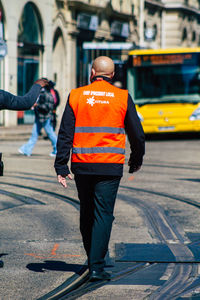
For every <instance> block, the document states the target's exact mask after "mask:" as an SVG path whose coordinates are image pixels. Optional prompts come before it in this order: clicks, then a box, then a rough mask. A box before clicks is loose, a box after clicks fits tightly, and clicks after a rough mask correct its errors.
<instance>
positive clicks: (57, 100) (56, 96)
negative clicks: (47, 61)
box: [49, 80, 60, 130]
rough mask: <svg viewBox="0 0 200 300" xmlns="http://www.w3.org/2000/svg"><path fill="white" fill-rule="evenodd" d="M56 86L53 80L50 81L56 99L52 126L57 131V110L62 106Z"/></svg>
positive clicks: (51, 90) (52, 93)
mask: <svg viewBox="0 0 200 300" xmlns="http://www.w3.org/2000/svg"><path fill="white" fill-rule="evenodd" d="M55 85H56V84H55V82H53V81H51V80H50V81H49V87H50V92H51V95H52V96H53V99H54V108H53V114H52V125H53V129H54V130H56V125H57V114H56V110H57V107H58V106H59V104H60V96H59V93H58V91H57V90H56V89H55Z"/></svg>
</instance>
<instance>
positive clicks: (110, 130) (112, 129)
mask: <svg viewBox="0 0 200 300" xmlns="http://www.w3.org/2000/svg"><path fill="white" fill-rule="evenodd" d="M77 132H79V133H80V132H82V133H83V132H87V133H91V132H92V133H97V132H108V133H118V134H119V133H120V134H125V130H124V128H115V127H76V128H75V133H77Z"/></svg>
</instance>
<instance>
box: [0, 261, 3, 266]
mask: <svg viewBox="0 0 200 300" xmlns="http://www.w3.org/2000/svg"><path fill="white" fill-rule="evenodd" d="M0 268H3V261H2V260H0Z"/></svg>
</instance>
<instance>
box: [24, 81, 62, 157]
mask: <svg viewBox="0 0 200 300" xmlns="http://www.w3.org/2000/svg"><path fill="white" fill-rule="evenodd" d="M53 109H54V99H53V96H52V95H51V93H50V87H49V85H47V86H46V87H45V88H43V89H42V90H41V92H40V96H39V99H38V101H37V103H36V104H35V105H34V112H35V122H34V124H33V128H32V135H31V137H30V139H29V141H28V142H27V143H26V144H24V145H22V146H21V147H20V148H19V149H18V151H19V152H20V153H21V154H23V155H26V156H31V154H32V151H33V148H34V146H35V144H36V142H37V140H38V137H39V134H40V131H41V129H42V128H44V130H45V132H46V134H47V136H48V138H49V139H50V141H51V143H52V147H53V150H52V152H51V153H50V156H56V142H57V136H56V134H55V132H54V129H53V126H52V123H51V120H52V114H53Z"/></svg>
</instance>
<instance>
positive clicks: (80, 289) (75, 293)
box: [0, 182, 200, 300]
mask: <svg viewBox="0 0 200 300" xmlns="http://www.w3.org/2000/svg"><path fill="white" fill-rule="evenodd" d="M0 184H4V185H7V186H13V187H17V188H21V189H29V190H33V191H36V192H39V193H45V194H48V195H51V196H53V197H56V198H57V199H59V200H62V201H65V202H67V203H69V204H72V205H74V206H75V207H76V208H77V209H78V206H79V201H78V200H77V199H74V198H71V197H68V196H64V195H61V194H59V193H55V192H52V191H47V190H43V189H41V188H35V187H31V186H24V185H22V184H14V183H5V182H0ZM120 188H121V189H123V190H127V189H128V190H129V191H135V192H137V193H138V192H141V193H148V194H150V195H151V194H154V195H155V194H156V195H158V196H161V197H165V198H166V197H167V198H170V199H173V200H177V201H181V202H184V203H187V204H189V205H192V206H195V207H197V208H200V203H198V202H197V201H194V200H190V199H187V198H184V197H177V196H174V195H170V194H169V193H161V192H154V191H150V190H146V189H139V188H131V187H127V186H120ZM1 193H2V194H3V193H4V194H7V195H8V196H9V194H8V193H9V192H5V191H2V190H0V194H1ZM11 196H12V197H15V196H16V197H17V198H18V200H19V197H18V196H19V195H17V194H16V195H15V194H14V193H12V195H11ZM26 198H27V197H26ZM118 198H119V199H121V200H123V201H126V202H127V201H128V203H129V204H130V203H132V205H136V206H138V207H139V209H140V210H142V211H143V213H144V214H145V216H146V218H147V219H148V222H149V225H150V226H151V228H152V230H153V231H154V233H155V235H156V236H157V238H158V240H159V241H160V242H162V243H166V244H167V245H168V246H169V248H170V250H171V251H172V253H173V254H174V256H175V257H179V256H181V255H182V254H183V253H182V252H181V253H180V252H179V251H180V249H177V248H174V243H177V242H179V243H181V244H182V245H184V247H182V248H181V251H184V253H185V256H191V257H192V253H191V251H190V249H189V248H188V247H187V246H186V245H185V243H186V242H187V241H186V240H185V237H183V236H182V235H181V233H179V231H178V230H177V228H176V227H175V226H172V225H171V222H170V221H169V217H168V216H166V215H165V213H164V211H163V210H162V209H161V208H160V207H158V206H157V205H155V204H154V203H153V202H149V201H148V202H147V201H144V200H141V199H137V198H133V197H132V196H127V194H123V193H121V192H120V193H119V195H118ZM20 199H22V200H23V197H22V196H21V198H20ZM32 200H36V199H34V198H33V199H32ZM36 201H37V200H36ZM22 202H23V201H22ZM24 204H27V203H26V202H25V203H24ZM31 204H34V203H31ZM41 204H43V203H41ZM158 263H160V262H156V261H155V262H154V263H152V264H149V263H148V262H146V263H145V262H138V263H134V262H133V266H132V267H129V268H128V269H126V268H125V269H124V270H121V271H120V272H118V273H115V274H114V275H113V276H112V277H111V282H112V281H117V280H119V279H120V278H123V277H126V276H128V275H130V274H133V273H136V272H139V271H141V270H142V269H143V268H147V267H148V268H151V267H152V266H153V265H155V264H158ZM169 263H173V266H174V268H173V272H172V273H171V276H170V277H169V279H168V280H167V281H166V282H165V283H164V284H163V285H162V286H161V287H159V288H158V289H157V290H156V291H155V292H153V293H152V294H151V295H150V296H149V297H147V298H148V299H150V300H151V299H152V300H154V299H156V300H161V299H170V300H171V299H176V297H178V296H180V295H182V294H185V293H186V291H189V290H191V291H192V289H195V288H196V286H197V285H199V280H198V278H196V277H197V275H198V266H197V264H195V263H192V262H191V263H190V262H187V263H177V262H169ZM73 276H74V275H73ZM73 276H72V277H71V278H69V279H68V280H67V281H66V282H65V283H63V284H62V285H61V286H60V287H58V288H57V289H55V290H53V291H50V292H49V293H48V294H46V295H44V296H43V297H41V298H39V299H38V300H45V299H48V300H50V299H52V300H54V299H77V297H80V296H81V295H83V294H85V293H87V292H89V291H92V290H95V289H97V288H99V287H100V286H102V285H104V284H107V282H97V283H89V282H88V281H87V273H85V272H84V273H83V274H82V275H81V276H78V275H76V276H74V277H73ZM77 276H78V277H77Z"/></svg>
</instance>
